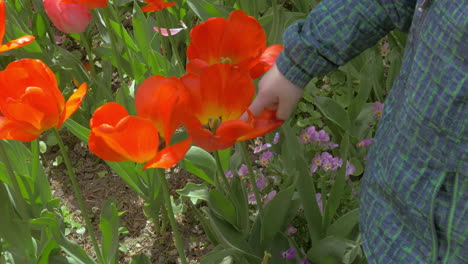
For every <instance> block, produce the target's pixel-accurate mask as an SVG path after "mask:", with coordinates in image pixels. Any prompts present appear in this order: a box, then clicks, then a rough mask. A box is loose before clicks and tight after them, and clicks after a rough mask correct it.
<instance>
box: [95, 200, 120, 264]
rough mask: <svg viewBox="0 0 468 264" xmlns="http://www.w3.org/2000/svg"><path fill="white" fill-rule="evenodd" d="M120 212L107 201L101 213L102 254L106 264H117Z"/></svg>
mask: <svg viewBox="0 0 468 264" xmlns="http://www.w3.org/2000/svg"><path fill="white" fill-rule="evenodd" d="M119 227H120V219H119V212H118V211H117V207H116V205H115V203H114V202H113V201H110V200H108V201H106V202H105V203H104V205H103V208H102V212H101V222H100V223H99V229H100V230H101V234H102V235H101V252H102V257H103V258H104V263H107V264H112V263H117V250H118V248H119Z"/></svg>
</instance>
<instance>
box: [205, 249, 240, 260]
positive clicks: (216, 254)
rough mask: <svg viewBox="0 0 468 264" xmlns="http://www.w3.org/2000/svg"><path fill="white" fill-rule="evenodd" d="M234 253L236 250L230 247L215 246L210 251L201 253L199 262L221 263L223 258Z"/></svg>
mask: <svg viewBox="0 0 468 264" xmlns="http://www.w3.org/2000/svg"><path fill="white" fill-rule="evenodd" d="M236 253H237V251H236V250H235V249H232V248H228V249H224V248H221V247H219V248H215V249H214V250H213V251H211V252H210V253H208V254H205V255H203V257H202V258H201V259H200V264H212V263H221V262H222V261H223V259H225V258H226V257H228V256H232V255H234V254H236Z"/></svg>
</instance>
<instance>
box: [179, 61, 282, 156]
mask: <svg viewBox="0 0 468 264" xmlns="http://www.w3.org/2000/svg"><path fill="white" fill-rule="evenodd" d="M182 81H183V82H184V84H185V87H186V88H187V90H188V91H189V93H190V97H189V101H188V105H189V111H188V113H187V117H186V121H184V122H187V125H186V126H187V128H188V131H189V133H190V136H191V137H192V140H193V142H194V143H195V144H196V145H198V146H199V147H201V148H204V149H205V150H208V151H214V150H220V149H225V148H228V147H230V146H232V145H233V144H235V143H236V142H238V141H244V140H248V139H252V138H255V137H258V136H261V135H264V134H266V133H268V132H270V131H272V130H274V129H276V128H278V127H279V126H280V125H281V124H283V120H279V119H276V115H275V112H274V111H272V110H265V111H264V112H263V113H262V114H261V115H259V116H257V117H254V116H253V115H252V114H251V113H250V112H249V111H248V106H249V105H250V103H251V102H252V100H253V97H254V95H255V85H254V82H253V80H252V78H251V77H250V76H249V75H248V74H246V73H245V72H243V71H241V70H239V69H236V68H234V67H232V66H231V65H229V64H226V63H222V64H220V63H218V64H214V65H211V66H208V67H207V68H206V69H204V70H203V72H202V73H201V74H200V75H198V74H195V73H188V74H186V75H185V76H183V77H182ZM246 111H247V112H248V113H249V116H248V120H247V121H241V120H239V118H240V117H241V116H242V114H243V113H244V112H246Z"/></svg>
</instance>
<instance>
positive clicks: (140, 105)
mask: <svg viewBox="0 0 468 264" xmlns="http://www.w3.org/2000/svg"><path fill="white" fill-rule="evenodd" d="M187 99H188V93H187V91H186V89H185V87H184V85H183V83H182V82H181V81H180V80H179V79H177V78H175V77H164V76H159V75H154V76H151V77H149V78H148V79H146V80H145V81H144V82H143V83H142V84H141V85H140V86H139V87H138V90H137V92H136V94H135V106H136V111H137V114H138V116H140V117H143V118H146V119H148V120H150V121H151V122H152V123H153V125H154V126H156V127H157V128H158V130H159V134H160V136H161V137H162V138H164V140H165V146H166V147H165V148H164V149H163V150H161V152H160V155H162V156H165V158H164V159H165V160H168V159H169V160H172V161H171V162H167V161H166V162H165V163H166V165H165V168H170V167H172V165H174V164H175V163H177V162H179V160H181V159H182V158H183V157H184V156H185V153H187V151H188V149H189V147H190V144H191V138H188V139H185V140H183V141H181V142H179V143H176V144H174V145H171V139H172V135H173V134H174V132H175V131H176V129H177V128H179V127H180V126H182V125H183V124H184V120H185V113H186V111H184V109H185V107H186V106H187ZM158 159H159V158H156V159H155V160H154V161H158ZM157 163H158V164H159V165H158V164H155V165H148V167H155V166H161V165H162V162H161V161H158V162H157Z"/></svg>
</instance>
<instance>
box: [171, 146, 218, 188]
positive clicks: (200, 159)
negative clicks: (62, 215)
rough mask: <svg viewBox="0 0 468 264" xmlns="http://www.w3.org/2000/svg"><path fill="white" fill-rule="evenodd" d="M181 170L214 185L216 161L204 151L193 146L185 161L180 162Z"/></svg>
mask: <svg viewBox="0 0 468 264" xmlns="http://www.w3.org/2000/svg"><path fill="white" fill-rule="evenodd" d="M180 166H181V168H183V169H185V170H187V171H188V172H191V173H193V174H195V175H196V176H198V177H200V178H202V179H203V180H204V181H206V182H207V183H209V184H211V185H214V181H213V179H214V177H215V174H216V160H215V158H213V156H211V155H210V153H208V152H206V151H205V150H204V149H202V148H199V147H196V146H192V147H191V148H190V149H189V151H188V152H187V154H185V157H184V159H183V160H182V161H181V162H180Z"/></svg>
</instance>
